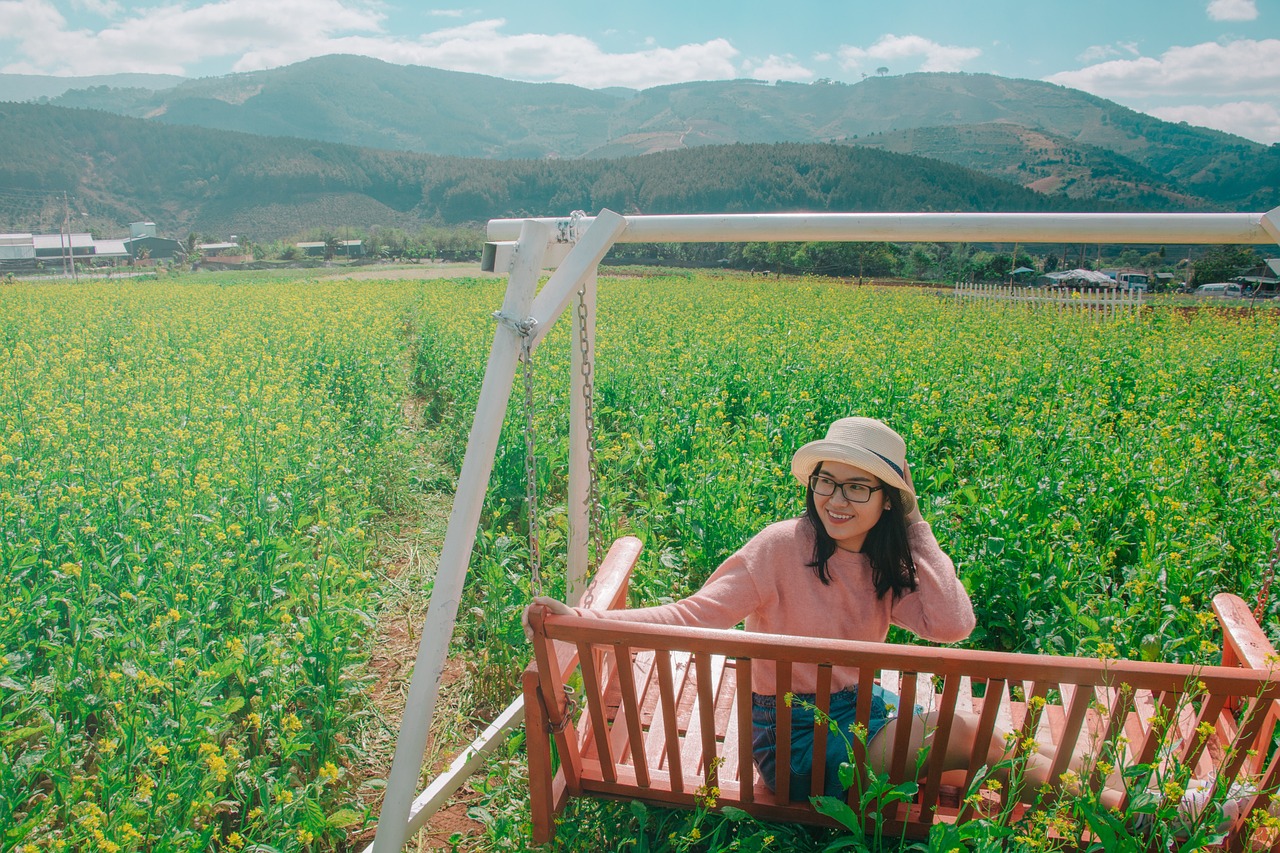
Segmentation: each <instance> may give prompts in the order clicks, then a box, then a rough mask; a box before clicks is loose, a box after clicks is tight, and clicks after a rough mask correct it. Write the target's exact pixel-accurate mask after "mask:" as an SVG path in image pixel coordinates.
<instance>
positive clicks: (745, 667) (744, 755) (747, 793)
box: [735, 658, 756, 805]
mask: <svg viewBox="0 0 1280 853" xmlns="http://www.w3.org/2000/svg"><path fill="white" fill-rule="evenodd" d="M736 674H737V677H738V690H737V693H736V694H735V696H736V697H737V703H738V774H739V778H740V779H741V784H740V789H741V792H742V793H741V794H740V795H739V796H740V797H741V800H742V802H744V803H746V804H748V805H750V804H751V803H753V802H755V799H756V788H755V785H754V784H753V779H754V777H755V769H754V768H755V763H754V760H753V759H752V755H751V734H750V732H751V658H738V663H737V670H736Z"/></svg>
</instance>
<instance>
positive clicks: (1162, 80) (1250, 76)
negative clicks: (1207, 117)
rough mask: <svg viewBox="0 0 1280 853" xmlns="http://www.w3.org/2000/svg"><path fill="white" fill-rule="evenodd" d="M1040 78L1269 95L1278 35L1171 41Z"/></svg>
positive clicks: (1169, 92)
mask: <svg viewBox="0 0 1280 853" xmlns="http://www.w3.org/2000/svg"><path fill="white" fill-rule="evenodd" d="M1045 79H1047V80H1048V81H1050V82H1052V83H1058V84H1060V85H1063V86H1071V87H1073V88H1076V89H1083V90H1084V91H1086V92H1092V93H1093V94H1095V95H1101V96H1103V97H1128V98H1132V97H1166V96H1175V97H1180V96H1187V95H1191V96H1218V97H1240V96H1241V95H1260V96H1263V97H1268V98H1272V97H1275V95H1276V94H1277V93H1280V39H1262V40H1253V39H1240V40H1238V41H1233V42H1228V43H1225V44H1219V43H1217V42H1205V43H1203V44H1196V45H1191V46H1190V47H1171V48H1169V49H1168V50H1166V51H1165V52H1164V53H1163V54H1161V55H1160V57H1159V58H1152V57H1148V56H1140V57H1138V58H1136V59H1116V60H1111V61H1109V62H1102V63H1098V64H1097V65H1090V66H1088V67H1086V68H1081V69H1079V70H1078V71H1062V72H1059V73H1057V74H1053V75H1050V76H1049V77H1047V78H1045Z"/></svg>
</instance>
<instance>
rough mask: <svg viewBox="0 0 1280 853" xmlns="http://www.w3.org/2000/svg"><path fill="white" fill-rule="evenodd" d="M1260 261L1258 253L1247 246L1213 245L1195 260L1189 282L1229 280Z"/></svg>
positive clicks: (1243, 273)
mask: <svg viewBox="0 0 1280 853" xmlns="http://www.w3.org/2000/svg"><path fill="white" fill-rule="evenodd" d="M1260 263H1261V259H1260V258H1259V257H1258V254H1257V253H1256V252H1255V251H1254V250H1253V249H1252V248H1249V247H1247V246H1214V247H1213V248H1212V249H1210V250H1209V251H1207V252H1205V253H1204V254H1203V255H1201V256H1200V258H1199V259H1198V260H1197V261H1196V262H1195V274H1194V276H1193V277H1192V279H1191V283H1192V284H1195V285H1199V284H1209V283H1210V282H1215V281H1230V280H1231V279H1232V278H1235V277H1236V276H1238V275H1246V274H1248V272H1249V271H1250V270H1252V269H1253V268H1254V267H1256V266H1257V265H1258V264H1260Z"/></svg>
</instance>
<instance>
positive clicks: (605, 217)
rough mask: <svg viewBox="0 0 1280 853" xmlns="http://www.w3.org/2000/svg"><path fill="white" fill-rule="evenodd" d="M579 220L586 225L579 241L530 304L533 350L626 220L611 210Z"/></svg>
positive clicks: (603, 254)
mask: <svg viewBox="0 0 1280 853" xmlns="http://www.w3.org/2000/svg"><path fill="white" fill-rule="evenodd" d="M538 221H540V222H541V221H545V220H538ZM583 221H584V222H589V223H590V225H588V226H587V231H586V233H585V234H583V235H582V237H581V238H579V240H578V243H577V245H575V246H574V247H573V249H572V250H570V252H569V254H568V255H566V256H565V259H564V261H562V262H561V264H560V267H559V268H558V269H557V270H556V271H555V272H554V273H552V274H551V278H550V279H548V280H547V283H546V285H545V286H544V287H543V288H542V292H541V293H539V294H538V298H537V299H535V300H534V301H533V316H534V317H536V318H538V327H537V328H536V329H534V330H533V345H534V346H535V347H536V346H537V345H538V343H539V342H540V341H541V340H542V339H543V338H544V337H546V335H547V332H549V331H551V327H552V326H553V325H555V322H556V318H558V317H559V316H560V313H561V312H562V311H564V309H565V307H566V306H568V304H569V301H570V300H571V299H573V297H574V295H576V294H577V292H578V288H580V287H581V286H582V282H583V281H585V280H586V278H587V276H589V275H595V272H596V267H597V266H598V265H599V263H600V259H601V258H603V257H604V256H605V253H606V252H608V251H609V249H610V248H611V247H612V246H613V244H614V243H616V242H617V241H618V239H619V238H620V237H621V236H622V234H623V233H624V232H625V231H626V230H627V218H626V217H625V216H622V215H620V214H617V213H614V212H613V211H612V210H602V211H600V214H599V215H598V216H596V217H595V218H591V219H585V220H583Z"/></svg>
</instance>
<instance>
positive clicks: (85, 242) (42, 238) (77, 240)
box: [31, 234, 93, 258]
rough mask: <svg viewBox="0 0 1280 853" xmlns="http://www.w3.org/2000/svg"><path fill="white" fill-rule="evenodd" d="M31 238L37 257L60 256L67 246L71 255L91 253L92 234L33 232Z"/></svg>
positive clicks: (83, 255) (85, 255)
mask: <svg viewBox="0 0 1280 853" xmlns="http://www.w3.org/2000/svg"><path fill="white" fill-rule="evenodd" d="M31 239H32V241H33V242H34V243H35V247H36V257H37V258H60V257H62V256H64V255H66V254H67V249H68V247H69V248H70V249H71V255H72V257H77V258H87V257H91V256H92V255H93V235H92V234H33V235H32V238H31Z"/></svg>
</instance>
